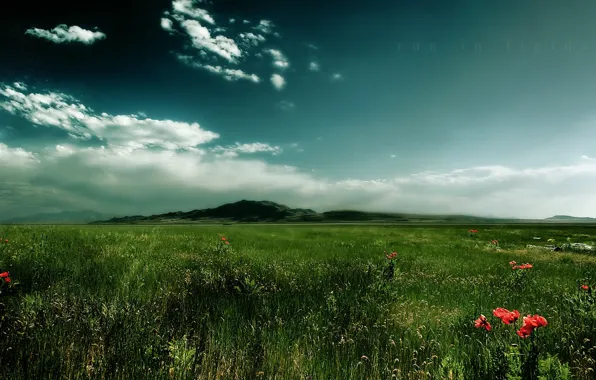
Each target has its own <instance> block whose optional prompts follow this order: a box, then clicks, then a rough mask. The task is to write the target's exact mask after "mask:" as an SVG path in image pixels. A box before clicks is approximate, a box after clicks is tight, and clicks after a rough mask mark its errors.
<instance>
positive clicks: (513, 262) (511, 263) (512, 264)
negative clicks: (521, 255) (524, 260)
mask: <svg viewBox="0 0 596 380" xmlns="http://www.w3.org/2000/svg"><path fill="white" fill-rule="evenodd" d="M515 264H517V263H516V262H515V261H510V262H509V265H511V266H514V265H515Z"/></svg>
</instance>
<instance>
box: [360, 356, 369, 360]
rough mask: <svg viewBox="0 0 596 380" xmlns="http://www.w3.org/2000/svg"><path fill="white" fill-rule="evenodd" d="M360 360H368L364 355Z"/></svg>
mask: <svg viewBox="0 0 596 380" xmlns="http://www.w3.org/2000/svg"><path fill="white" fill-rule="evenodd" d="M360 360H368V356H366V355H362V356H361V357H360Z"/></svg>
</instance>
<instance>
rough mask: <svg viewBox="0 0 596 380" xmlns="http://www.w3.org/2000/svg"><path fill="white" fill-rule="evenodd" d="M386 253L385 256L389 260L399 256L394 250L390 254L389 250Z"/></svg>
mask: <svg viewBox="0 0 596 380" xmlns="http://www.w3.org/2000/svg"><path fill="white" fill-rule="evenodd" d="M384 253H385V257H386V258H387V260H392V259H394V258H395V256H397V252H393V253H391V254H389V255H388V254H387V252H384Z"/></svg>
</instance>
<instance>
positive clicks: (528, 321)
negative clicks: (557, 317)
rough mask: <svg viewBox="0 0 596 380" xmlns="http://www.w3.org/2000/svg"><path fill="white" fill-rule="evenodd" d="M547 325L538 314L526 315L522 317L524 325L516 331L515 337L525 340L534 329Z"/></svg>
mask: <svg viewBox="0 0 596 380" xmlns="http://www.w3.org/2000/svg"><path fill="white" fill-rule="evenodd" d="M546 325H548V321H547V320H546V318H544V317H543V316H540V315H538V314H535V315H533V316H532V315H528V316H527V317H524V325H523V326H522V327H521V328H520V329H519V330H517V335H519V336H520V337H521V338H527V337H529V336H530V335H531V334H532V331H534V329H535V328H538V327H544V326H546Z"/></svg>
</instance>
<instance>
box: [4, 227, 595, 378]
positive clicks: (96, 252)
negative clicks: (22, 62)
mask: <svg viewBox="0 0 596 380" xmlns="http://www.w3.org/2000/svg"><path fill="white" fill-rule="evenodd" d="M471 227H473V226H471ZM479 229H480V228H479ZM467 230H468V227H465V226H464V227H461V226H446V227H432V228H431V227H412V226H409V227H391V226H247V225H245V226H218V227H216V226H164V227H147V226H145V227H143V226H137V227H130V226H129V227H127V226H62V227H47V226H43V227H42V226H30V227H28V226H0V236H1V237H2V238H3V239H4V238H6V239H9V243H6V244H5V243H2V244H0V271H4V270H8V271H10V273H11V277H12V278H13V284H14V285H15V286H14V287H12V288H8V287H7V286H6V285H5V286H4V287H2V294H0V303H1V304H2V305H0V378H7V379H8V378H10V379H21V378H33V379H58V378H69V379H70V378H102V379H103V378H105V379H112V378H122V379H130V378H164V379H165V378H180V379H182V378H205V379H211V378H222V379H224V378H225V379H228V378H235V379H252V378H264V379H265V378H267V379H269V378H271V379H273V378H278V379H299V378H312V379H350V378H369V379H388V378H391V377H392V376H394V378H395V377H396V378H411V379H443V378H453V379H464V378H465V379H515V378H520V379H521V378H524V379H526V378H539V379H550V378H563V377H564V376H566V375H565V374H566V373H567V372H566V371H570V372H571V374H573V375H574V376H575V377H576V378H578V379H593V378H594V368H595V364H594V360H596V350H595V348H594V347H595V343H594V341H593V340H594V339H595V338H596V307H595V306H594V303H593V300H594V298H593V297H592V295H591V294H588V293H587V292H584V291H580V290H579V289H578V281H579V283H589V284H592V285H596V255H594V254H592V255H590V254H586V253H580V252H550V251H544V252H543V251H536V250H527V249H525V246H526V244H539V245H540V244H545V243H546V239H548V238H554V239H556V240H557V241H560V242H563V241H566V239H567V237H570V238H571V241H572V242H584V243H592V242H593V241H594V240H596V229H594V228H593V227H588V226H564V227H560V226H557V227H553V226H520V225H516V226H509V227H499V226H490V227H486V228H481V229H480V232H479V233H478V234H477V236H475V237H470V236H469V234H468V233H467ZM222 235H225V236H226V237H227V238H229V240H230V242H231V244H230V245H229V246H225V245H223V244H221V241H220V236H222ZM533 236H540V237H542V240H541V241H536V240H533V239H532V237H533ZM491 239H498V240H499V242H500V247H501V249H500V250H495V249H492V248H490V240H491ZM383 251H388V252H392V251H397V252H398V256H397V258H396V259H395V261H394V262H395V273H394V276H393V279H392V280H390V281H389V280H387V278H386V275H385V274H384V271H385V270H386V268H387V266H388V260H387V259H386V258H385V256H384V255H383ZM511 260H516V261H517V262H519V263H522V262H530V263H532V264H534V268H533V269H531V270H528V271H526V272H524V273H523V274H522V273H521V272H517V271H516V272H515V273H514V272H513V271H512V270H511V269H510V267H509V264H508V263H509V261H511ZM497 307H504V308H507V309H510V310H513V309H517V310H519V311H520V313H521V314H522V315H527V314H532V315H533V314H540V315H543V316H544V317H546V319H547V320H548V322H549V324H548V326H546V327H542V328H539V329H537V330H536V331H535V332H534V334H533V335H532V337H530V338H528V339H521V338H519V337H518V336H517V335H516V334H515V328H516V327H517V328H519V326H520V324H521V320H520V321H518V322H517V325H516V327H513V326H506V325H503V324H502V323H501V322H500V321H499V320H498V319H496V318H495V317H493V316H492V310H493V309H495V308H497ZM480 314H484V315H486V316H487V317H488V318H489V321H490V322H491V324H492V325H493V330H492V331H491V332H486V331H483V330H479V329H475V328H474V320H475V319H476V318H478V316H479V315H480ZM363 356H364V357H363ZM516 376H517V377H516ZM539 376H542V377H539Z"/></svg>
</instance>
